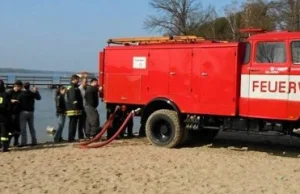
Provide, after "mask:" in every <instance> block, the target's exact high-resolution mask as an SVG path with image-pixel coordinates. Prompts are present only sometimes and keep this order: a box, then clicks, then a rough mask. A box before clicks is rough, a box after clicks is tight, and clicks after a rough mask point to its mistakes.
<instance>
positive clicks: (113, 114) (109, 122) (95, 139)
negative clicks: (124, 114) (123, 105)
mask: <svg viewBox="0 0 300 194" xmlns="http://www.w3.org/2000/svg"><path fill="white" fill-rule="evenodd" d="M119 109H120V107H119V106H117V107H116V109H115V111H114V112H113V113H112V114H110V115H109V118H108V120H107V121H106V122H105V124H104V125H103V127H102V130H101V132H100V133H98V134H97V135H96V136H95V137H94V138H93V139H90V140H88V141H85V142H82V143H80V144H79V146H85V145H89V144H91V143H93V142H96V141H98V140H99V139H101V137H102V136H103V135H104V133H105V132H106V131H107V130H108V128H109V127H110V126H111V124H112V122H113V120H114V118H115V116H116V113H117V111H118V110H119Z"/></svg>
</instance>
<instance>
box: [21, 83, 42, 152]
mask: <svg viewBox="0 0 300 194" xmlns="http://www.w3.org/2000/svg"><path fill="white" fill-rule="evenodd" d="M24 89H25V90H24V91H22V92H21V94H20V96H19V99H18V100H19V102H20V128H21V144H20V145H19V146H18V147H24V146H26V145H27V131H26V125H27V123H28V126H29V131H30V135H31V141H32V142H31V143H32V144H31V145H32V146H35V145H37V139H36V131H35V127H34V103H35V100H41V95H40V93H39V91H38V89H37V88H36V87H33V88H32V91H31V90H30V83H29V82H25V83H24Z"/></svg>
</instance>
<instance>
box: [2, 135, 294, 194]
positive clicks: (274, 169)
mask: <svg viewBox="0 0 300 194" xmlns="http://www.w3.org/2000/svg"><path fill="white" fill-rule="evenodd" d="M231 136H232V135H231ZM234 137H235V138H232V137H230V136H229V137H226V135H225V136H224V135H221V137H218V138H217V139H216V140H215V141H214V143H213V144H210V145H202V146H201V145H191V146H188V147H184V148H180V149H163V148H157V147H154V146H151V145H150V144H149V143H148V141H147V139H134V140H119V141H115V142H113V143H112V144H110V145H108V146H106V147H103V148H100V149H90V150H80V149H78V148H75V147H74V144H44V145H40V146H38V147H35V148H23V149H16V150H12V151H11V152H10V153H0V155H1V156H0V157H1V164H0V166H1V171H0V191H1V192H0V193H1V194H5V193H8V194H10V193H11V194H18V193H20V194H21V193H22V194H25V193H26V194H27V193H34V194H35V193H36V194H39V193H55V194H57V193H70V194H77V193H78V194H80V193H82V194H83V193H95V194H96V193H98V194H99V193H101V194H103V193H128V194H140V193H170V194H177V193H178V194H182V193H231V194H233V193H256V194H257V193H272V194H274V193H278V194H282V193H299V192H300V186H299V181H300V164H299V161H300V158H299V157H300V151H299V147H297V145H298V144H297V143H298V142H296V144H297V145H292V146H291V145H290V143H288V145H277V144H274V143H272V142H268V143H266V141H265V140H263V141H259V142H256V140H257V138H256V137H255V138H252V140H250V142H249V141H248V142H244V141H243V140H241V138H236V136H234ZM267 141H268V140H267ZM276 142H277V143H278V140H275V143H276ZM285 142H286V141H285Z"/></svg>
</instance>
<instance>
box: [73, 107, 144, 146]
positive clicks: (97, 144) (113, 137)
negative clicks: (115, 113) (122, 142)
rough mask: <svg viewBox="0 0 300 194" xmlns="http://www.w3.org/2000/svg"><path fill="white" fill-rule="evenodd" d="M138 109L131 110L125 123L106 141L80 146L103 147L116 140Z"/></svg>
mask: <svg viewBox="0 0 300 194" xmlns="http://www.w3.org/2000/svg"><path fill="white" fill-rule="evenodd" d="M138 110H139V109H138ZM138 110H137V111H138ZM137 111H131V113H130V114H129V115H128V116H127V117H126V119H125V121H124V122H123V124H122V125H121V127H120V128H119V129H118V131H117V132H116V133H115V134H114V135H113V136H112V137H111V138H110V139H108V140H106V141H105V142H99V143H95V144H92V145H80V146H79V148H81V149H89V148H100V147H103V146H105V145H107V144H109V143H110V142H112V141H113V140H115V139H116V137H117V136H118V135H119V134H120V133H121V132H122V131H123V130H124V127H125V126H126V124H127V123H128V121H129V120H130V119H131V118H132V117H133V116H134V114H135V112H137Z"/></svg>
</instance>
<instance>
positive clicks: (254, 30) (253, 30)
mask: <svg viewBox="0 0 300 194" xmlns="http://www.w3.org/2000/svg"><path fill="white" fill-rule="evenodd" d="M239 31H240V33H246V34H247V35H248V37H250V36H252V35H254V34H260V33H265V32H266V30H265V29H261V28H245V29H240V30H239Z"/></svg>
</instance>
